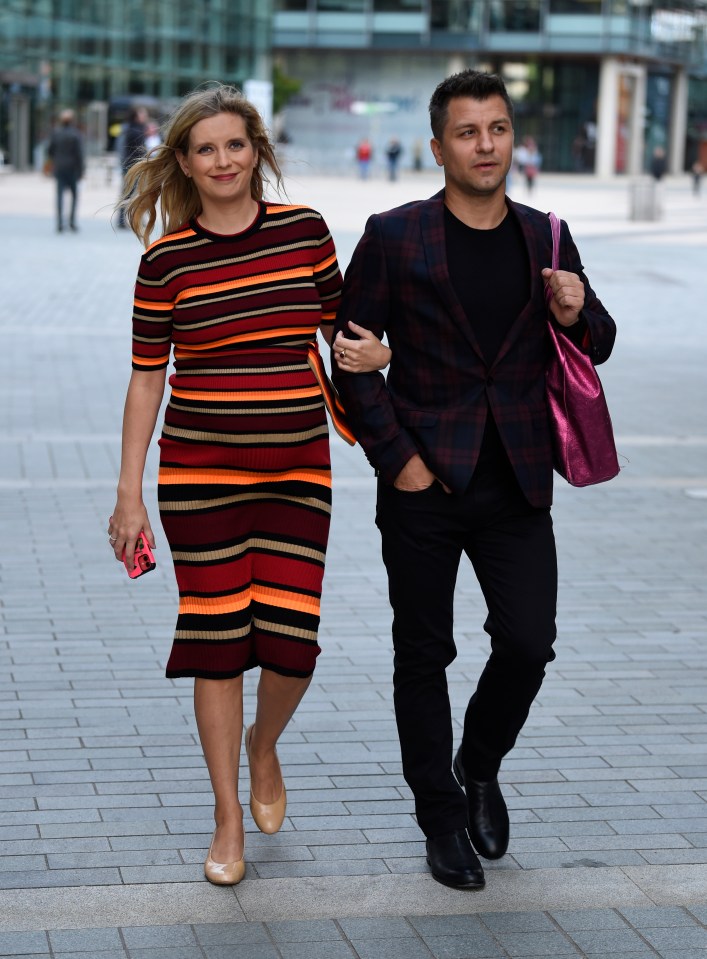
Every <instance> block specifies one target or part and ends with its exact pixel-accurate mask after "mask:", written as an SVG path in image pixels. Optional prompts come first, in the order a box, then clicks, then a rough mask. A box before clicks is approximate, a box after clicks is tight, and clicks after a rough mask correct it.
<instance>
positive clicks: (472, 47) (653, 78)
mask: <svg viewBox="0 0 707 959" xmlns="http://www.w3.org/2000/svg"><path fill="white" fill-rule="evenodd" d="M273 43H274V53H275V55H276V56H277V57H278V60H279V61H280V63H281V65H282V67H283V69H284V70H285V71H286V72H287V73H288V74H289V75H291V76H293V77H294V78H296V79H300V80H301V81H302V84H303V85H302V89H301V92H300V95H299V96H298V97H297V98H295V99H293V100H292V101H291V103H290V104H289V105H288V107H287V111H286V114H287V115H286V122H287V133H288V137H289V138H290V139H291V140H292V143H293V144H297V143H298V141H299V143H300V144H301V147H302V150H303V152H304V153H305V154H307V155H308V156H311V155H312V150H313V148H314V147H315V141H316V139H317V135H319V141H320V144H319V146H318V149H319V151H320V153H321V152H322V151H328V155H329V158H330V162H332V163H337V162H338V160H337V157H340V158H343V157H344V156H347V157H348V156H350V153H351V143H352V142H355V140H356V139H357V138H360V137H362V136H367V137H369V138H373V139H374V140H377V141H378V142H377V144H376V143H374V148H375V147H376V146H377V148H378V153H379V155H380V154H381V153H382V152H383V150H384V146H385V139H386V137H387V136H389V135H391V134H393V135H396V136H398V137H400V138H401V139H404V140H405V141H407V145H408V149H409V153H408V156H409V157H410V156H413V155H416V154H417V152H418V151H419V143H418V141H420V140H421V141H426V140H427V139H428V138H429V125H428V122H427V113H426V107H427V101H428V100H429V96H430V94H431V92H432V90H433V89H434V87H435V86H436V84H437V83H438V82H439V80H441V79H442V78H443V77H444V76H447V75H448V74H450V73H453V72H455V71H457V70H460V69H463V68H465V67H474V68H478V69H485V70H492V71H495V72H499V73H501V74H502V75H503V76H504V78H505V79H506V82H507V85H508V87H509V92H510V93H511V95H512V97H513V99H514V101H515V104H516V132H517V133H518V135H519V136H523V135H526V134H528V135H532V136H533V137H534V138H535V139H536V140H538V141H539V143H540V144H541V146H542V152H543V157H544V167H545V169H551V170H561V171H564V170H567V171H569V170H583V171H596V172H599V173H601V174H605V175H610V174H614V173H623V172H629V173H637V172H640V171H641V170H643V169H646V168H647V166H648V163H649V160H650V156H651V154H652V151H653V149H654V148H655V147H662V148H664V149H666V151H667V152H668V155H669V161H670V169H671V170H673V171H674V172H678V170H680V169H683V168H685V167H686V166H689V165H690V163H691V162H693V161H694V160H695V159H696V158H697V157H698V156H700V157H701V158H702V160H703V163H704V165H705V166H707V156H705V152H706V151H707V115H705V111H704V102H705V92H706V88H705V84H706V83H707V80H706V79H705V78H706V77H707V0H665V2H663V0H275V11H274V32H273ZM312 64H313V66H311V65H312ZM347 104H348V106H347ZM352 104H356V105H358V107H356V108H354V109H353V110H352V109H351V106H352ZM361 104H367V107H362V106H361ZM322 128H323V129H325V130H326V135H327V140H328V146H327V145H326V144H325V145H322V144H321V139H322V138H321V129H322ZM317 130H319V134H318V133H317ZM425 150H426V148H425ZM313 162H316V159H315V160H313Z"/></svg>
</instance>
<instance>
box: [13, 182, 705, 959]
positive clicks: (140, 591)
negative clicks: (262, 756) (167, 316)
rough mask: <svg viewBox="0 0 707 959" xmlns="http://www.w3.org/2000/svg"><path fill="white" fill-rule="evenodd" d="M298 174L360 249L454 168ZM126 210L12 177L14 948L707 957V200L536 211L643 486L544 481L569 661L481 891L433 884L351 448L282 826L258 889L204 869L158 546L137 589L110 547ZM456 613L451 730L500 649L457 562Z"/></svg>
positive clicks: (197, 778)
mask: <svg viewBox="0 0 707 959" xmlns="http://www.w3.org/2000/svg"><path fill="white" fill-rule="evenodd" d="M289 173H290V178H289V180H288V189H289V194H290V197H291V198H292V200H293V201H302V202H308V203H311V205H313V206H315V207H316V208H318V209H320V210H321V211H322V212H323V213H324V215H325V216H326V218H327V220H328V222H329V225H330V227H331V229H332V232H333V234H334V237H335V239H336V242H337V247H338V249H339V252H340V256H341V259H342V261H343V262H345V261H346V260H347V259H348V256H349V255H350V252H351V250H352V249H353V245H354V244H355V241H356V239H357V238H358V236H359V235H360V232H361V230H362V228H363V224H364V223H365V219H366V216H367V215H368V213H369V212H372V211H374V210H379V209H384V208H387V207H390V206H393V205H396V204H397V203H399V202H405V201H406V200H408V199H411V198H414V197H417V196H425V195H429V194H430V193H432V192H433V191H434V190H435V189H437V187H438V186H439V183H440V181H439V178H438V177H437V176H435V175H434V174H432V173H426V174H422V175H421V176H419V177H415V176H414V175H412V174H407V175H405V176H404V177H403V179H402V180H401V181H400V182H399V183H396V184H388V183H386V182H384V181H382V180H381V181H369V182H368V183H361V182H359V181H356V180H353V179H351V180H343V179H341V178H328V179H327V178H310V177H308V176H307V171H306V170H301V169H294V170H290V171H289ZM511 192H512V195H513V196H515V198H517V199H519V200H521V201H526V200H527V197H526V195H525V194H524V192H523V189H522V187H521V186H520V185H519V186H518V189H517V191H513V190H512V191H511ZM113 199H114V186H113V185H107V184H106V183H105V182H104V180H103V177H102V175H101V174H100V172H93V173H92V174H91V175H90V177H89V178H88V180H87V182H86V183H85V184H84V186H83V190H82V197H81V207H80V226H81V232H80V233H79V234H76V235H73V234H62V235H61V236H57V235H56V234H55V233H54V232H53V222H52V216H51V214H52V209H53V184H52V183H51V182H49V181H45V180H43V179H42V178H41V177H38V176H35V175H27V176H13V175H3V176H1V177H0V219H1V221H2V237H3V245H2V266H3V276H4V278H5V282H4V283H3V297H2V302H0V327H1V329H2V344H3V348H2V351H1V352H0V371H1V373H2V375H1V376H0V395H1V396H2V404H0V524H1V529H2V543H3V545H4V549H3V551H2V556H1V557H0V660H1V661H2V663H3V664H4V666H5V669H4V670H3V674H2V678H1V679H0V760H1V762H0V956H2V955H5V956H23V955H32V956H41V957H45V956H62V957H64V959H68V957H69V956H79V955H80V956H84V957H86V956H91V957H94V956H95V957H102V959H117V957H124V956H129V957H132V959H136V957H140V959H157V957H159V956H164V957H169V959H180V957H184V959H191V957H200V959H204V957H206V959H217V957H222V956H223V957H225V956H228V957H234V959H240V957H243V959H271V957H273V959H290V957H292V959H295V957H299V956H302V957H307V959H317V957H322V959H329V957H331V959H338V957H347V959H348V957H357V956H358V957H360V959H368V957H371V959H373V957H376V956H386V957H387V959H394V957H397V956H400V957H404V959H416V957H417V956H424V957H427V959H429V957H436V959H443V957H446V959H466V957H468V959H472V957H473V959H485V957H496V956H506V957H508V956H513V957H517V959H520V957H525V956H550V955H552V956H560V957H565V956H568V957H569V956H573V957H574V956H594V957H607V956H609V955H616V956H620V957H627V959H628V957H633V959H639V957H641V959H642V957H643V956H652V957H655V956H662V957H663V959H673V957H677V956H680V959H692V957H697V956H702V957H707V908H706V906H705V904H706V903H707V758H705V757H706V744H707V691H706V687H705V678H706V676H707V659H706V656H705V653H706V650H707V604H706V603H705V598H706V594H707V585H706V581H705V565H706V564H705V559H706V558H707V545H705V544H706V543H707V537H705V530H706V528H707V461H706V453H707V429H706V428H705V410H706V409H707V403H706V401H707V385H706V380H705V376H704V369H705V358H706V354H707V346H706V345H705V333H704V322H705V321H704V316H705V302H706V301H707V278H706V276H705V273H706V271H705V267H704V263H705V245H706V243H707V196H706V197H704V198H696V197H693V196H692V195H691V193H690V186H689V183H688V180H687V178H685V179H684V180H682V179H677V178H676V179H673V180H669V181H668V182H667V184H666V185H665V197H664V205H665V216H664V219H663V220H661V221H659V222H657V223H656V222H632V221H630V220H629V219H628V208H629V197H628V184H627V183H626V182H624V181H621V180H615V181H611V182H597V181H594V180H593V179H591V178H587V177H551V176H549V175H548V176H546V177H544V178H542V179H541V180H540V182H539V184H538V188H537V192H536V194H535V195H534V196H533V197H532V198H530V202H532V203H533V205H536V206H538V207H540V208H542V209H554V210H555V212H557V213H558V215H560V216H562V217H564V218H566V219H568V221H569V223H570V226H571V229H572V232H573V234H574V236H575V238H576V239H577V240H578V244H579V247H580V250H581V252H582V256H583V260H584V262H585V265H586V268H587V271H588V273H589V276H590V278H591V280H592V283H593V285H594V286H595V288H596V289H597V291H598V293H599V295H600V296H601V297H602V298H603V299H604V301H605V303H606V304H607V306H608V308H609V309H610V311H611V312H612V313H613V315H614V316H615V318H616V320H617V324H618V327H619V336H618V340H617V347H616V350H615V352H614V356H613V357H612V359H611V361H610V362H609V364H607V366H606V367H604V368H603V370H602V378H603V381H604V383H605V387H606V390H607V394H608V397H609V401H610V405H611V409H612V413H613V417H614V423H615V428H616V433H617V438H618V446H619V449H620V452H621V453H622V454H623V458H624V463H625V469H624V470H623V471H622V474H621V475H620V476H619V477H618V478H617V479H616V480H615V481H613V482H612V483H610V484H607V485H605V486H601V487H596V488H594V489H589V490H572V489H570V488H569V487H567V486H565V485H564V484H562V481H558V484H557V493H556V506H555V510H554V516H555V524H556V531H557V536H558V546H559V553H560V608H559V621H558V627H559V639H558V645H557V649H558V659H557V661H556V662H555V663H554V664H553V666H552V667H551V668H550V671H549V674H548V678H547V680H546V683H545V685H544V687H543V690H542V693H541V696H540V698H539V701H538V703H537V704H536V706H535V707H534V708H533V711H532V712H531V716H530V719H529V722H528V724H527V726H526V728H525V730H524V733H523V735H522V737H521V739H520V740H519V742H518V745H517V747H516V749H515V750H514V752H513V753H512V755H511V756H510V757H509V758H508V760H507V762H506V763H505V765H504V769H503V788H504V792H505V794H506V797H507V799H508V803H509V807H510V809H511V816H512V822H513V830H512V842H511V848H510V850H509V854H508V856H506V857H505V858H504V859H503V860H501V861H500V862H498V863H490V864H488V869H487V876H488V884H487V888H486V890H485V891H483V892H481V893H477V894H463V893H458V892H454V891H452V890H448V889H445V888H444V887H442V886H439V885H438V884H436V883H435V882H434V881H433V880H431V878H430V877H429V875H428V874H427V872H426V868H425V864H424V847H423V843H422V841H421V834H420V833H419V830H418V829H417V827H416V825H415V823H414V818H413V815H412V803H411V799H410V795H409V792H408V790H407V787H406V785H405V783H404V781H403V779H402V777H401V774H400V763H399V751H398V745H397V738H396V734H395V726H394V721H393V716H392V707H391V697H390V668H391V654H390V641H389V632H390V613H389V608H388V604H387V596H386V586H385V577H384V573H383V569H382V565H381V563H380V559H379V555H378V552H379V550H378V540H377V532H376V530H375V527H374V525H373V518H372V517H373V505H374V502H373V497H374V484H373V479H372V476H371V473H370V470H369V468H368V466H367V464H366V462H365V459H364V457H363V455H362V453H361V451H360V449H358V448H356V449H353V450H351V449H349V448H348V447H346V446H345V445H344V444H343V443H340V442H339V441H338V440H335V441H333V455H334V469H335V488H334V494H335V509H334V521H333V528H332V542H331V547H330V552H329V561H328V568H327V577H326V589H325V595H324V606H323V618H322V645H323V647H324V654H323V655H322V657H321V658H320V665H319V666H318V669H317V672H316V674H315V679H314V683H313V685H312V687H311V689H310V691H309V693H308V695H307V697H306V699H305V701H304V703H303V704H302V707H301V708H300V710H299V711H298V713H297V716H296V717H295V720H294V722H293V723H292V725H291V726H290V728H289V729H288V730H287V732H286V734H285V736H284V737H283V745H282V749H281V758H282V761H283V768H284V774H285V777H286V780H287V785H288V793H289V799H290V803H289V807H288V819H287V821H286V823H285V827H284V828H283V830H282V832H281V833H280V834H278V835H277V836H275V837H265V836H262V835H261V834H260V833H258V832H257V830H255V827H254V825H253V824H252V822H251V821H250V818H249V817H248V820H247V822H248V835H247V844H246V857H247V860H248V874H247V878H246V880H244V882H243V883H241V885H239V886H238V887H236V888H235V889H216V888H214V887H211V886H209V885H208V884H207V883H206V882H205V881H204V880H203V878H202V872H201V864H202V862H203V857H204V852H205V847H206V845H207V843H208V838H209V835H210V832H211V828H212V827H211V807H210V792H209V786H208V780H207V777H206V772H205V768H204V764H203V760H202V758H201V754H200V749H199V746H198V741H197V738H196V732H195V726H194V721H193V716H192V704H191V688H190V686H191V684H190V682H189V681H177V682H169V681H167V680H165V679H164V677H163V670H164V662H165V659H166V656H167V654H168V650H169V645H170V642H171V635H172V630H173V626H174V618H175V610H176V590H175V587H174V584H173V579H172V574H171V570H170V563H169V557H168V556H167V555H166V553H167V550H166V546H165V544H164V543H162V545H161V549H160V550H159V551H158V563H159V566H158V570H157V571H156V572H155V573H154V574H152V575H151V576H149V577H145V578H144V579H142V580H139V581H137V582H134V583H133V582H129V581H128V579H127V577H125V576H124V575H121V572H120V569H119V568H118V566H117V565H116V564H115V562H114V561H113V560H112V559H111V556H110V553H109V552H108V549H107V546H106V542H105V528H106V519H107V516H108V515H109V513H110V509H111V507H112V505H113V496H114V486H115V476H116V469H117V461H118V455H119V431H120V418H121V407H122V401H123V396H124V390H125V385H126V383H127V378H128V376H129V335H130V330H129V316H130V299H131V288H132V284H133V281H134V273H135V267H136V263H137V259H138V257H139V247H138V244H137V242H136V241H135V240H134V238H131V237H130V236H129V235H127V234H126V233H125V232H120V231H113V230H111V228H110V225H109V222H108V219H109V213H110V205H111V203H112V201H113ZM153 452H154V451H153ZM155 467H156V458H155V456H154V455H152V456H151V459H150V463H149V466H148V473H147V475H148V482H147V487H148V489H147V494H148V508H150V511H151V514H152V516H153V519H154V520H155V521H156V520H157V510H156V504H155V487H154V482H155ZM456 619H457V632H458V645H459V657H458V659H457V660H456V662H455V663H454V665H453V666H452V667H451V668H450V670H449V682H450V690H451V694H452V698H453V702H454V706H455V718H456V720H457V723H458V728H459V730H460V729H461V718H462V715H463V706H464V703H465V701H466V698H467V697H468V694H469V689H470V687H471V686H472V684H473V683H474V681H475V678H476V676H477V675H478V671H479V668H480V666H481V664H482V662H483V660H484V658H485V654H486V653H485V643H484V634H483V632H482V630H481V624H482V621H483V607H482V601H481V597H480V594H479V592H478V589H477V587H476V584H475V582H474V580H473V577H472V576H471V574H470V572H469V571H468V570H466V569H465V570H464V571H463V573H462V575H461V576H460V583H459V599H458V603H457V610H456ZM253 709H254V677H248V682H247V692H246V715H247V716H252V714H253ZM242 773H243V780H242V789H241V791H242V796H243V799H244V800H245V799H246V797H247V789H248V781H247V769H245V768H244V769H243V770H242Z"/></svg>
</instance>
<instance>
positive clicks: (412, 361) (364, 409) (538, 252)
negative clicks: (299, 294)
mask: <svg viewBox="0 0 707 959" xmlns="http://www.w3.org/2000/svg"><path fill="white" fill-rule="evenodd" d="M506 203H507V205H508V208H509V211H510V214H511V215H513V216H515V217H517V219H518V222H519V224H520V226H521V229H522V232H523V236H524V237H525V241H526V244H527V248H528V257H529V263H530V276H531V283H530V287H531V293H530V299H529V301H528V303H527V304H526V306H525V308H524V309H523V311H522V312H521V313H520V315H519V316H518V317H517V319H516V320H515V322H514V323H513V324H512V326H511V328H510V330H509V332H508V334H507V336H506V339H505V340H504V342H503V344H502V345H501V348H500V350H499V352H498V355H497V357H496V359H495V360H494V362H493V363H492V364H491V365H490V366H489V365H487V363H486V362H485V360H484V358H483V355H482V353H481V349H480V347H479V344H478V343H477V341H476V339H475V336H474V332H473V328H472V324H471V323H470V322H469V320H468V318H467V316H466V314H465V313H464V310H463V309H462V307H461V305H460V303H459V300H458V298H457V296H456V294H455V292H454V289H453V287H452V284H451V282H450V279H449V272H448V269H447V258H446V248H445V232H444V191H441V192H440V193H438V194H436V195H435V196H433V197H432V198H430V199H429V200H422V201H418V202H415V203H409V204H406V205H405V206H401V207H398V208H397V209H394V210H389V211H388V212H386V213H380V214H375V215H373V216H371V217H370V219H369V220H368V223H367V224H366V229H365V232H364V234H363V236H362V238H361V240H360V241H359V243H358V245H357V247H356V250H355V252H354V255H353V257H352V259H351V263H350V265H349V268H348V270H347V271H346V277H345V280H344V289H343V298H342V303H341V308H340V310H339V313H338V316H337V320H336V324H335V331H338V330H343V331H344V335H345V336H352V334H351V333H350V331H349V330H348V327H347V323H348V321H349V320H353V321H354V322H356V323H359V324H360V325H361V326H365V327H367V328H368V329H370V330H372V331H373V332H374V333H375V334H376V335H377V336H379V337H381V336H383V334H386V335H387V338H388V343H389V345H390V347H391V349H392V351H393V357H392V360H391V363H390V367H389V369H388V372H387V377H384V376H383V374H382V373H354V374H351V373H349V374H346V373H342V372H341V371H340V370H339V369H338V367H337V365H336V362H335V361H334V360H333V359H332V370H333V371H334V372H333V378H334V382H335V384H336V386H337V388H338V390H339V393H340V395H341V398H342V400H343V403H344V406H345V407H346V412H347V416H348V418H349V421H350V424H351V426H352V428H353V431H354V433H355V435H356V437H357V439H358V440H359V442H360V443H361V445H362V447H363V449H364V450H365V453H366V456H367V457H368V459H369V461H370V463H371V464H372V466H374V468H375V469H376V470H377V471H378V472H379V474H380V476H381V477H382V479H383V481H384V482H386V483H390V484H392V483H393V482H394V480H395V478H396V477H397V475H398V473H399V472H400V471H401V469H402V468H403V466H404V465H405V463H406V462H407V461H408V460H409V459H410V458H411V456H413V455H414V454H415V453H419V454H420V455H421V456H422V458H423V460H424V461H425V463H426V465H427V466H428V468H429V469H430V470H432V472H433V473H434V474H435V475H436V476H437V477H438V479H440V480H442V482H444V483H445V484H446V485H447V486H448V487H450V489H451V490H452V491H453V492H455V493H461V492H463V491H464V490H465V489H466V488H467V486H468V484H469V480H470V479H471V476H472V473H473V471H474V467H475V465H476V461H477V459H478V456H479V450H480V447H481V440H482V437H483V433H484V425H485V422H486V415H487V410H488V409H489V408H490V409H491V410H492V412H493V416H494V418H495V420H496V423H497V425H498V430H499V433H500V435H501V439H502V441H503V444H504V446H505V448H506V451H507V453H508V456H509V459H510V461H511V464H512V466H513V469H514V471H515V474H516V476H517V478H518V482H519V483H520V486H521V489H522V490H523V492H524V494H525V496H526V497H527V499H528V501H529V502H530V503H531V504H532V505H534V506H538V507H544V506H549V505H550V504H551V502H552V449H551V441H550V432H549V429H548V420H547V407H546V403H545V368H546V366H547V361H548V357H549V349H550V338H549V336H548V333H547V320H548V309H547V306H546V303H545V297H544V292H543V286H544V283H543V279H542V276H541V273H540V271H541V270H542V269H543V268H544V267H546V266H549V265H550V263H551V257H552V236H551V232H550V221H549V219H548V217H547V215H546V214H544V213H541V212H540V211H539V210H534V209H532V208H531V207H527V206H523V205H522V204H519V203H514V202H513V201H512V200H510V199H506ZM469 268H470V273H471V274H472V277H473V264H470V267H469ZM560 268H561V269H564V270H569V271H571V272H573V273H577V274H578V275H579V276H580V277H581V278H582V281H583V283H584V287H585V305H584V309H583V311H582V317H583V318H584V320H585V321H586V332H585V335H584V340H583V343H582V347H583V349H585V351H586V352H587V353H589V354H590V355H591V357H592V360H593V362H594V364H595V365H596V364H598V363H603V362H604V360H606V359H608V357H609V354H610V353H611V349H612V347H613V344H614V337H615V333H616V328H615V324H614V321H613V320H612V319H611V317H610V316H609V314H608V313H607V312H606V310H605V309H604V307H603V306H602V304H601V302H600V301H599V300H598V299H597V297H596V295H595V294H594V291H593V290H592V288H591V287H590V285H589V282H588V280H587V278H586V276H585V275H584V271H583V267H582V264H581V261H580V258H579V253H578V252H577V248H576V247H575V245H574V242H573V241H572V237H571V236H570V232H569V230H568V228H567V226H566V224H564V223H563V225H562V234H561V247H560ZM477 282H483V277H479V278H478V279H477Z"/></svg>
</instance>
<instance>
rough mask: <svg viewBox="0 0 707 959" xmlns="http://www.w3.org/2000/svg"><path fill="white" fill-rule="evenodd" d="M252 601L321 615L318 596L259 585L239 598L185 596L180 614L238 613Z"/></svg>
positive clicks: (181, 603) (180, 604)
mask: <svg viewBox="0 0 707 959" xmlns="http://www.w3.org/2000/svg"><path fill="white" fill-rule="evenodd" d="M251 599H253V600H255V601H256V602H260V603H263V604H264V605H266V606H280V607H284V608H285V609H295V610H298V611H299V612H301V613H311V614H314V615H315V616H318V615H319V607H320V603H319V600H318V599H317V597H316V596H303V595H302V594H301V593H294V592H292V591H291V590H285V589H274V588H271V587H267V586H257V585H253V586H251V589H250V591H248V592H245V593H239V594H238V595H237V596H183V597H182V598H181V599H180V601H179V612H180V613H182V614H183V613H201V614H202V615H205V616H209V615H218V614H223V613H236V612H238V611H239V610H241V609H245V608H246V606H248V605H250V602H251Z"/></svg>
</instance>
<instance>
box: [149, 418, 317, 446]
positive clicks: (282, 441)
mask: <svg viewBox="0 0 707 959" xmlns="http://www.w3.org/2000/svg"><path fill="white" fill-rule="evenodd" d="M162 432H163V434H167V435H168V436H173V437H176V438H178V439H183V440H192V441H194V442H197V443H227V444H228V445H229V446H244V445H247V444H251V445H252V444H253V443H259V444H261V445H263V446H269V445H270V444H272V443H276V444H278V445H279V446H288V445H290V444H291V443H304V442H305V441H307V440H313V439H316V438H317V437H319V436H328V435H329V430H328V428H327V425H326V423H323V424H322V425H321V426H315V427H313V428H312V429H311V430H303V431H302V432H300V433H265V432H263V433H209V432H206V431H205V430H184V429H179V428H177V427H176V426H169V425H168V424H167V423H165V425H164V427H163V429H162Z"/></svg>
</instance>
